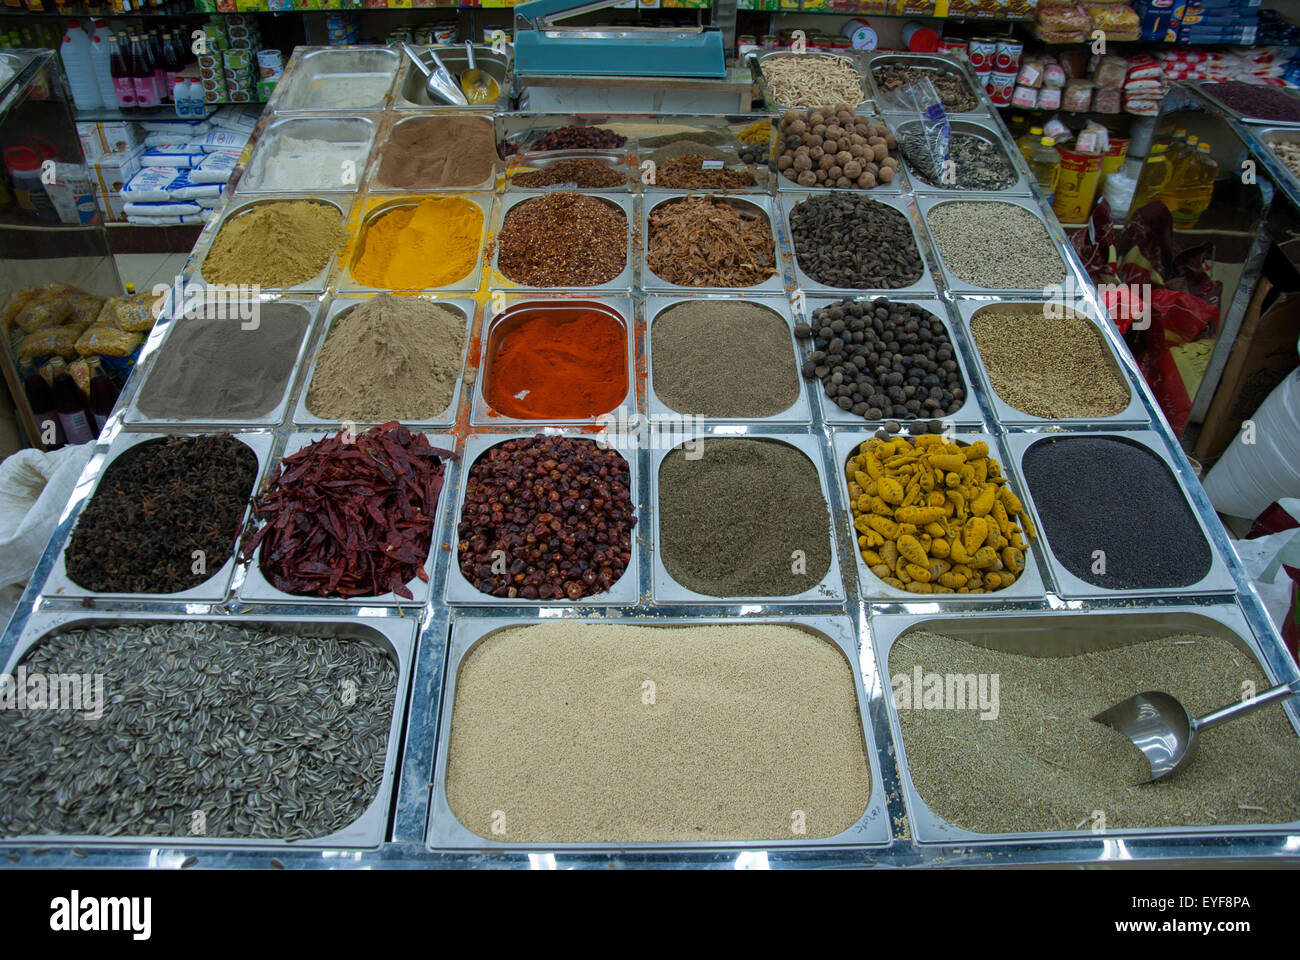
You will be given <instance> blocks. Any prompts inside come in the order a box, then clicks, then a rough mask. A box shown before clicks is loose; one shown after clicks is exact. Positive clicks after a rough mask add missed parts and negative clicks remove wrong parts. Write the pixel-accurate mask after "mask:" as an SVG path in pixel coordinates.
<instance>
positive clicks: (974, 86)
mask: <svg viewBox="0 0 1300 960" xmlns="http://www.w3.org/2000/svg"><path fill="white" fill-rule="evenodd" d="M881 67H910V68H912V69H915V70H924V71H925V72H926V73H932V74H933V73H946V74H950V75H955V76H958V77H961V79H962V80H964V81H965V83H966V87H967V89H968V90H969V92H970V93H972V94H974V96H975V99H976V100H977V101H979V105H978V107H976V109H974V110H965V111H949V112H948V118H949V119H950V120H987V119H988V117H989V115H990V112H991V111H990V108H989V104H988V97H987V95H986V93H985V90H984V85H983V84H981V83H980V82H979V81H978V79H977V78H976V76H975V74H974V73H973V72H972V71H971V69H970V65H969V64H968V63H967V62H965V61H961V62H957V61H955V60H949V59H948V58H947V57H941V56H937V55H934V54H925V53H907V54H899V53H884V52H879V53H871V54H868V55H867V57H866V63H865V64H864V65H863V68H862V72H863V74H864V75H865V76H866V78H867V83H869V84H870V85H871V87H870V89H871V97H872V99H873V100H875V102H876V107H877V109H880V110H883V111H885V112H886V113H892V114H906V115H910V116H916V111H915V110H913V109H912V108H911V107H910V106H907V105H906V104H904V103H903V101H902V99H900V98H899V96H898V95H897V94H895V93H894V92H893V91H890V90H885V89H883V88H882V87H881V86H880V84H878V83H877V82H876V75H875V71H876V70H877V69H879V68H881Z"/></svg>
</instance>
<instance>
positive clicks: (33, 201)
mask: <svg viewBox="0 0 1300 960" xmlns="http://www.w3.org/2000/svg"><path fill="white" fill-rule="evenodd" d="M4 157H5V167H6V168H8V171H9V182H10V183H11V184H13V190H14V198H15V199H16V200H17V201H18V206H19V208H20V209H22V210H23V211H25V212H26V213H27V215H28V216H30V217H33V218H35V219H37V220H40V221H42V222H43V223H58V222H59V212H58V211H57V210H55V209H54V203H53V202H52V201H51V200H50V195H49V193H48V192H46V190H45V184H44V183H42V182H41V155H40V154H39V153H37V152H36V151H35V150H33V149H32V148H31V147H21V146H20V147H8V148H7V149H6V150H5V153H4Z"/></svg>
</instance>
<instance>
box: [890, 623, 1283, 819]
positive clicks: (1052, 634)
mask: <svg viewBox="0 0 1300 960" xmlns="http://www.w3.org/2000/svg"><path fill="white" fill-rule="evenodd" d="M1085 618H1086V619H1085ZM922 630H923V631H926V632H930V633H935V634H938V635H940V636H947V637H955V638H957V639H961V640H965V641H967V642H969V643H972V644H975V645H977V646H981V647H988V648H991V649H994V650H999V651H1003V652H1007V653H1018V654H1024V655H1029V656H1050V657H1060V656H1072V655H1076V654H1081V653H1090V652H1093V651H1097V650H1110V649H1115V648H1117V647H1123V646H1127V645H1129V644H1132V643H1140V642H1142V641H1145V640H1150V639H1155V638H1157V637H1161V636H1173V635H1176V634H1179V633H1198V634H1205V635H1208V636H1213V637H1218V638H1221V639H1223V640H1227V641H1228V642H1230V643H1232V644H1234V645H1235V646H1237V647H1238V648H1239V649H1240V650H1241V651H1242V653H1244V654H1246V655H1247V656H1249V657H1250V658H1251V659H1252V660H1254V661H1255V662H1256V663H1257V664H1258V665H1259V668H1260V669H1261V670H1262V671H1263V673H1264V675H1265V676H1266V677H1269V678H1270V680H1272V681H1273V682H1276V676H1275V671H1273V670H1272V669H1270V667H1269V664H1268V662H1267V659H1266V658H1265V657H1263V656H1262V654H1261V650H1260V646H1259V643H1260V640H1259V638H1258V637H1257V636H1256V634H1255V632H1254V631H1253V630H1252V629H1251V626H1250V623H1249V621H1248V620H1247V618H1246V617H1245V616H1244V615H1243V613H1242V611H1241V609H1240V608H1239V607H1238V606H1237V605H1236V604H1235V603H1218V604H1206V605H1195V604H1178V605H1170V606H1158V607H1122V608H1113V609H1106V608H1097V609H1092V610H1086V609H1085V610H1053V611H1042V612H1037V613H1035V612H1032V611H1030V612H1019V613H1017V612H1011V611H1004V610H981V611H970V612H963V613H962V614H961V615H960V616H954V615H952V613H951V612H949V611H943V610H936V611H934V612H933V613H929V614H875V615H873V617H872V619H871V633H872V638H873V640H874V642H875V647H876V656H877V658H878V660H879V664H880V667H879V669H880V673H881V679H882V684H881V685H882V688H883V690H884V691H885V695H884V697H883V699H884V701H885V706H886V709H887V711H888V716H889V727H890V732H891V734H892V735H893V740H894V749H895V752H896V756H897V760H898V765H899V775H900V780H901V781H902V786H903V795H904V797H905V799H906V801H907V812H908V820H909V822H910V824H911V827H912V832H913V835H914V836H915V838H916V842H917V843H921V844H940V843H973V842H975V843H978V842H998V843H1007V842H1010V841H1029V842H1041V841H1051V840H1066V839H1070V838H1080V839H1083V838H1087V839H1093V840H1096V839H1098V836H1099V835H1098V834H1096V833H1094V832H1093V831H1092V829H1091V828H1090V827H1085V828H1082V829H1077V830H1059V831H1045V832H1041V833H1006V834H987V833H975V832H973V831H970V830H965V829H962V828H961V827H958V826H956V825H954V824H952V823H950V822H949V821H947V820H945V819H944V818H943V817H940V816H939V815H937V814H936V813H935V812H934V811H933V810H932V809H931V808H930V806H929V804H927V803H926V801H925V798H923V797H922V796H921V795H920V793H919V792H918V791H917V788H916V784H915V782H914V781H913V777H912V767H911V763H910V761H909V760H908V755H907V740H906V738H905V737H904V736H903V731H902V726H901V724H900V722H899V716H898V714H899V705H898V704H897V703H896V702H895V698H894V696H893V695H892V691H893V682H892V675H891V672H890V667H889V656H890V653H891V651H892V650H893V648H894V644H895V643H897V642H898V641H899V640H900V639H901V638H902V637H904V636H906V635H907V634H909V633H912V632H916V631H922ZM934 670H935V671H936V672H937V671H938V670H939V666H938V665H935V666H934ZM1134 692H1137V691H1136V690H1135V691H1134ZM913 709H915V707H914V708H913ZM1286 713H1287V719H1288V720H1289V721H1290V723H1291V726H1292V728H1293V729H1294V730H1296V731H1297V735H1298V736H1300V723H1298V721H1297V713H1296V710H1295V706H1294V704H1293V703H1288V704H1287V706H1286ZM1079 722H1080V723H1081V724H1085V723H1090V722H1091V720H1090V719H1089V718H1088V717H1080V718H1079ZM1091 814H1092V810H1091V809H1089V810H1081V811H1080V813H1079V819H1080V820H1086V819H1090V817H1091ZM1298 828H1300V821H1291V822H1289V823H1284V824H1240V825H1234V824H1224V825H1215V826H1187V827H1140V828H1139V827H1133V828H1118V829H1117V828H1109V827H1107V828H1106V829H1105V831H1104V832H1103V833H1102V834H1100V836H1101V837H1104V838H1106V839H1107V840H1108V841H1109V842H1112V843H1114V842H1116V840H1115V838H1135V837H1161V836H1166V837H1167V836H1191V837H1197V838H1201V839H1205V840H1209V839H1210V838H1222V837H1223V836H1224V835H1225V834H1227V835H1232V834H1242V833H1250V834H1258V833H1283V834H1291V835H1294V834H1295V833H1296V831H1297V829H1298ZM1221 842H1222V841H1221Z"/></svg>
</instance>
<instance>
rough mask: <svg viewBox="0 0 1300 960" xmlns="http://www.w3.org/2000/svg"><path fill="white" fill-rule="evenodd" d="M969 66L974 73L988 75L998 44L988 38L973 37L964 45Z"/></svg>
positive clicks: (995, 57)
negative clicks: (968, 58)
mask: <svg viewBox="0 0 1300 960" xmlns="http://www.w3.org/2000/svg"><path fill="white" fill-rule="evenodd" d="M966 49H967V56H969V57H970V65H971V67H972V68H973V69H974V71H975V72H976V73H988V72H989V71H990V70H992V69H993V61H994V60H996V59H997V54H998V44H997V41H996V40H990V39H989V38H988V37H973V38H972V39H971V40H970V42H969V43H967V45H966Z"/></svg>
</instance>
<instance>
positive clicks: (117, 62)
mask: <svg viewBox="0 0 1300 960" xmlns="http://www.w3.org/2000/svg"><path fill="white" fill-rule="evenodd" d="M127 53H128V51H127V48H126V40H125V39H124V38H123V36H122V34H120V33H118V34H114V36H113V46H112V48H111V51H110V58H109V71H110V72H111V73H112V75H113V92H114V94H115V95H116V97H117V109H119V110H122V111H124V112H128V113H129V112H131V111H133V110H135V108H136V106H137V104H136V99H135V79H134V78H133V77H132V76H131V60H130V58H129V57H128V56H127Z"/></svg>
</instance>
